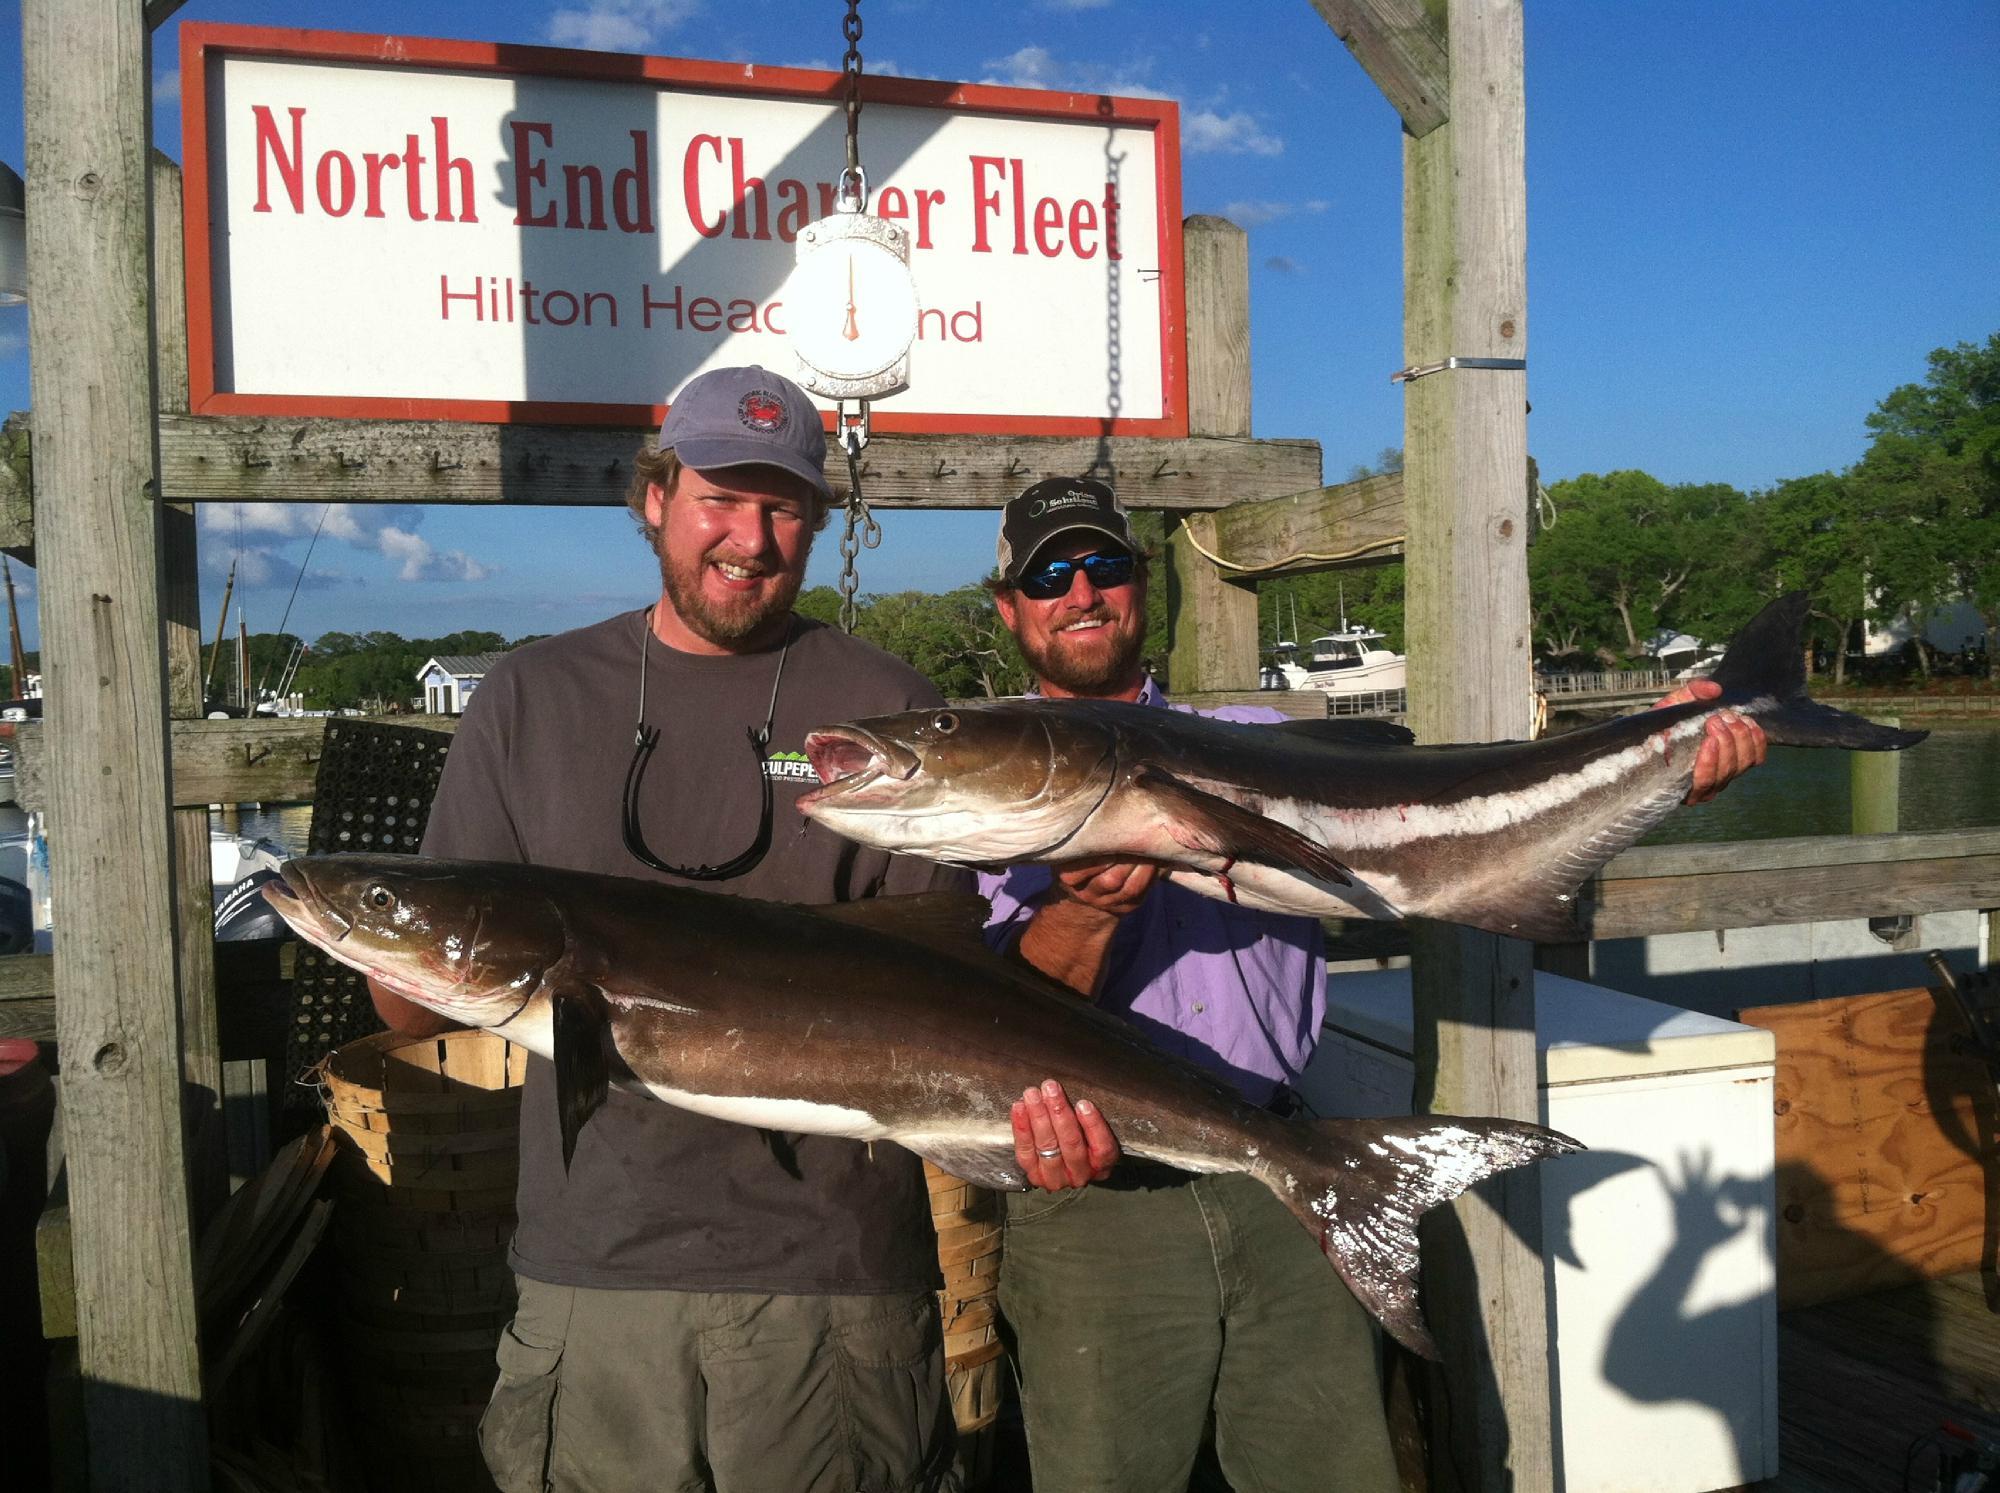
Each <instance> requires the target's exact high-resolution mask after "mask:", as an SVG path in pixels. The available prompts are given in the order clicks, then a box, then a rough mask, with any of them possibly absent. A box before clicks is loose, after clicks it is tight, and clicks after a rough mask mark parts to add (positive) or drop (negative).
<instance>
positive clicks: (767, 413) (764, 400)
mask: <svg viewBox="0 0 2000 1493" xmlns="http://www.w3.org/2000/svg"><path fill="white" fill-rule="evenodd" d="M736 418H737V419H739V420H741V421H742V422H743V423H744V425H745V426H746V427H748V428H749V429H751V430H755V431H761V432H762V433H764V434H766V435H775V434H776V433H777V432H779V431H781V430H783V429H784V428H785V427H786V426H787V425H789V424H790V423H791V416H790V415H788V414H786V412H785V401H784V400H782V399H780V398H779V397H778V396H777V395H776V394H773V393H772V392H771V391H770V390H769V389H752V390H751V391H750V392H749V393H748V394H745V395H744V396H743V398H742V399H741V400H739V401H738V402H737V405H736Z"/></svg>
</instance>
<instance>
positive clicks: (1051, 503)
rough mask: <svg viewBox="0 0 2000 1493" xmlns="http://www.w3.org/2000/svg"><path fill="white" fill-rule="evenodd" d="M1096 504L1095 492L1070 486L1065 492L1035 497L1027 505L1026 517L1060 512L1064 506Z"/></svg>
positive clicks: (1084, 506) (1038, 516) (1075, 506)
mask: <svg viewBox="0 0 2000 1493" xmlns="http://www.w3.org/2000/svg"><path fill="white" fill-rule="evenodd" d="M1098 506H1099V505H1098V501H1097V495H1096V494H1095V493H1087V492H1078V491H1077V490H1076V489H1075V488H1073V487H1072V488H1070V489H1069V490H1068V491H1067V492H1061V493H1057V494H1056V495H1055V496H1054V497H1052V498H1037V499H1035V501H1034V502H1032V503H1030V504H1029V505H1028V517H1029V518H1040V517H1041V516H1042V515H1043V514H1044V513H1060V512H1061V511H1062V510H1063V509H1065V508H1096V507H1098Z"/></svg>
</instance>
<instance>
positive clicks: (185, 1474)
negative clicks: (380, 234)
mask: <svg viewBox="0 0 2000 1493" xmlns="http://www.w3.org/2000/svg"><path fill="white" fill-rule="evenodd" d="M22 58H23V72H24V75H25V76H24V85H25V86H24V90H23V91H24V101H25V113H26V120H27V130H26V134H27V156H28V172H27V178H28V204H27V219H28V269H29V280H30V282H31V283H32V284H33V285H34V287H35V315H34V316H33V318H32V319H31V320H30V322H29V329H28V339H29V340H28V354H29V367H30V387H31V390H32V394H33V399H34V407H35V411H36V416H35V446H34V454H35V470H36V481H37V484H38V486H39V487H40V489H41V490H42V491H43V492H44V493H52V494H55V495H57V499H58V500H56V501H48V502H44V503H42V504H40V505H39V511H38V512H37V514H36V519H37V523H36V570H37V572H38V576H39V579H40V582H41V592H40V598H39V600H40V612H41V633H42V663H43V677H44V679H45V681H46V683H45V687H44V697H45V700H46V702H47V708H48V725H47V728H46V729H47V732H48V744H49V752H48V760H49V770H48V799H49V838H50V840H51V841H52V842H53V843H54V844H55V845H56V846H57V847H58V849H57V851H56V854H55V856H54V858H53V860H52V863H51V876H52V887H51V895H52V906H53V910H54V914H55V917H56V920H57V922H58V924H59V925H60V926H61V928H62V937H63V959H62V963H61V964H60V965H59V966H58V967H57V969H56V1029H57V1037H58V1040H59V1041H60V1043H61V1045H62V1050H63V1072H62V1094H61V1102H62V1114H63V1133H64V1140H65V1144H66V1147H67V1152H68V1167H67V1172H68V1182H69V1209H70V1223H71V1230H72V1237H71V1245H72V1259H73V1261H74V1267H75V1282H76V1313H77V1348H78V1355H79V1362H80V1364H81V1366H82V1371H83V1380H84V1386H85V1387H84V1416H85V1421H86V1424H87V1425H88V1428H89V1445H90V1479H91V1485H92V1487H94V1488H104V1489H111V1488H119V1489H123V1488H157V1489H160V1490H162V1493H173V1490H178V1489H188V1490H194V1489H200V1488H205V1487H207V1486H208V1465H207V1464H208V1450H207V1435H206V1430H205V1426H204V1421H203V1414H202V1405H201V1360H200V1354H199V1352H198V1348H197V1341H196V1334H197V1319H196V1313H195V1300H194V1249H193V1236H192V1227H191V1220H190V1218H189V1213H188V1196H187V1165H186V1149H185V1147H184V1145H183V1141H182V1116H181V1055H180V999H179V992H178V985H179V971H178V968H177V966H176V962H175V957H174V939H173V922H174V908H173V892H172V876H173V856H172V853H171V848H170V844H169V836H168V827H167V813H166V808H165V804H166V796H167V795H166V787H167V756H166V700H165V679H164V673H165V671H164V669H163V667H162V657H161V636H160V594H159V564H160V539H159V518H158V512H157V506H158V503H157V500H158V494H159V469H158V458H157V451H156V448H155V445H154V439H153V421H154V413H155V410H156V409H157V407H158V405H157V400H156V397H155V392H154V385H153V367H152V326H151V300H152V283H151V278H150V275H149V273H148V270H149V266H150V263H151V248H152V246H151V196H152V192H151V180H150V173H151V166H152V163H151V160H150V158H149V148H150V144H151V140H152V126H151V120H150V118H149V116H148V113H147V108H146V103H147V96H148V93H149V88H148V85H149V83H150V81H151V79H150V76H149V74H150V69H151V48H150V46H149V37H148V33H147V30H146V25H145V17H144V15H143V13H142V12H141V10H140V8H139V7H138V6H137V5H135V4H133V3H131V0H25V3H24V4H23V6H22Z"/></svg>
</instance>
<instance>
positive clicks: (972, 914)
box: [811, 892, 991, 956]
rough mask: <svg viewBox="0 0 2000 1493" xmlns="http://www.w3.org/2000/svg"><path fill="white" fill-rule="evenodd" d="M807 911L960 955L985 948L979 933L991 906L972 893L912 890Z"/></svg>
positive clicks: (983, 939) (983, 930) (984, 925)
mask: <svg viewBox="0 0 2000 1493" xmlns="http://www.w3.org/2000/svg"><path fill="white" fill-rule="evenodd" d="M811 911H812V912H814V913H816V914H817V915H818V916H820V917H823V918H827V919H830V920H831V921H833V922H836V923H852V924H853V925H854V926H855V927H857V928H866V929H868V930H869V931H870V932H872V933H886V934H888V935H889V936H890V937H891V938H900V939H903V940H905V941H907V942H909V943H914V944H922V945H924V946H925V947H926V948H932V949H938V950H941V951H942V952H944V953H947V954H956V955H960V956H963V955H965V954H966V953H967V952H968V951H971V952H977V951H979V950H981V949H984V948H985V947H986V940H985V937H984V933H985V929H986V919H987V917H988V916H989V915H990V912H991V908H990V907H989V906H988V904H987V901H986V899H985V898H984V897H981V896H977V895H975V894H974V893H972V892H913V893H909V894H907V895H897V896H890V897H864V898H862V899H861V900H860V901H858V902H836V903H832V904H829V905H827V906H824V907H814V908H812V909H811Z"/></svg>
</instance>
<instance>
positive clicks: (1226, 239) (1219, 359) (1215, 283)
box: [1165, 216, 1263, 694]
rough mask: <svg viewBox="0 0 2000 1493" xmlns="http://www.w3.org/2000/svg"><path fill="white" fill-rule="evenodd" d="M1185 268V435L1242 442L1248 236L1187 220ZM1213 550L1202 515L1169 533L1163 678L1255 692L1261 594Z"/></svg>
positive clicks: (1180, 690)
mask: <svg viewBox="0 0 2000 1493" xmlns="http://www.w3.org/2000/svg"><path fill="white" fill-rule="evenodd" d="M1182 260H1183V263H1184V264H1185V265H1186V272H1187V275H1186V277H1187V359H1188V433H1189V434H1190V435H1209V436H1233V437H1244V438H1247V437H1248V436H1249V434H1250V236H1249V235H1248V234H1246V233H1245V232H1244V231H1243V230H1242V229H1241V228H1238V227H1237V226H1236V225H1235V224H1234V223H1231V222H1229V221H1228V220H1227V219H1225V218H1211V217H1205V216H1196V217H1192V218H1189V219H1188V220H1187V222H1186V223H1185V224H1184V225H1183V226H1182ZM1243 496H1263V494H1244V495H1243ZM1218 542H1219V541H1218V540H1217V539H1216V537H1215V525H1214V521H1213V520H1211V519H1209V518H1208V517H1207V516H1206V515H1192V516H1188V517H1186V518H1184V519H1183V521H1182V522H1181V523H1180V524H1179V525H1176V526H1174V527H1172V528H1170V529H1169V530H1168V532H1167V566H1166V569H1167V574H1166V576H1165V582H1166V587H1167V639H1168V645H1167V646H1168V657H1169V662H1168V665H1167V673H1168V679H1169V681H1170V682H1171V685H1172V688H1173V690H1174V692H1175V693H1176V694H1187V693H1189V692H1191V691H1194V690H1211V689H1255V688H1256V687H1257V592H1256V590H1255V588H1254V587H1252V586H1249V585H1244V584H1241V583H1237V582H1232V581H1229V580H1226V579H1225V578H1224V577H1225V576H1226V575H1227V574H1228V572H1226V571H1224V570H1222V569H1220V568H1219V567H1218V566H1216V565H1215V563H1214V562H1213V561H1211V560H1209V559H1208V558H1207V557H1206V556H1204V555H1203V554H1202V553H1201V552H1200V551H1201V550H1202V549H1206V550H1207V551H1208V552H1209V554H1220V553H1221V551H1220V550H1218V549H1217V548H1216V545H1217V543H1218ZM1197 546H1199V548H1197Z"/></svg>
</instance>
